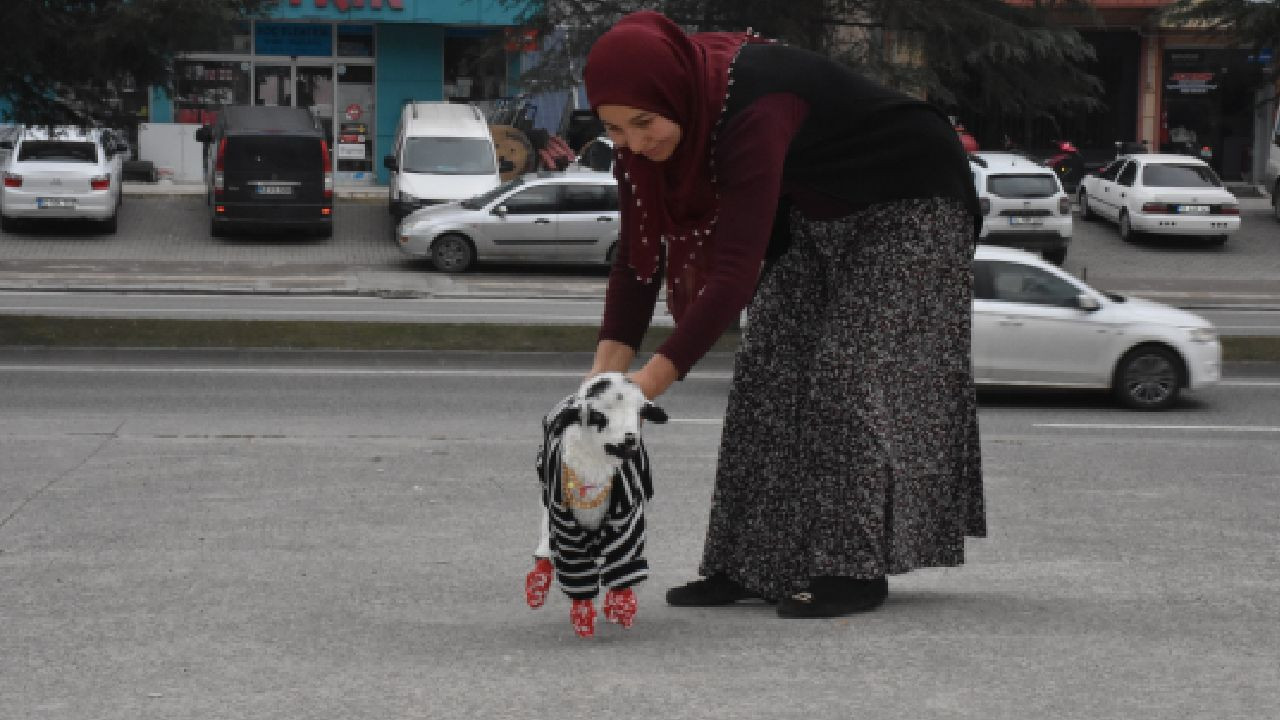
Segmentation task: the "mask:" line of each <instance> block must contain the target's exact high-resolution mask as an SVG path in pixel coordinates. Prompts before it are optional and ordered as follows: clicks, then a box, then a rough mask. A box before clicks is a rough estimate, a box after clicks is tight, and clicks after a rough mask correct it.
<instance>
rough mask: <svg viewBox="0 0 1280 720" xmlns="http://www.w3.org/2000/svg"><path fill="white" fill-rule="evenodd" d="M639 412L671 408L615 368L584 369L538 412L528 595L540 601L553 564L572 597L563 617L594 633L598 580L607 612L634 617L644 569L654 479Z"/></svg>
mask: <svg viewBox="0 0 1280 720" xmlns="http://www.w3.org/2000/svg"><path fill="white" fill-rule="evenodd" d="M641 420H649V421H650V422H655V423H665V422H666V421H667V414H666V412H665V411H663V410H662V408H660V407H658V406H657V405H655V404H653V403H652V402H650V401H649V400H648V399H647V398H645V396H644V393H643V392H641V390H640V388H639V387H638V386H636V384H635V383H633V382H631V381H630V380H629V379H627V378H626V376H624V375H623V374H622V373H616V372H614V373H603V374H601V375H597V376H595V377H592V378H589V379H588V380H587V381H585V382H584V383H583V384H582V386H581V387H580V388H579V389H578V391H577V392H576V393H574V394H573V395H570V396H569V397H567V398H565V399H564V400H562V401H561V402H560V403H559V404H558V405H557V406H556V408H555V409H553V410H552V412H551V413H549V414H548V415H547V416H546V417H545V418H543V445H542V450H541V452H539V454H538V463H537V465H538V477H539V479H540V480H541V483H542V505H543V507H542V519H541V526H540V541H539V543H538V548H537V550H535V551H534V568H533V570H531V571H530V572H529V574H528V576H527V577H526V578H525V599H526V601H527V602H528V604H529V606H530V607H533V608H538V607H541V606H542V604H543V603H544V602H545V600H546V596H547V592H548V591H549V590H550V587H551V579H552V574H553V571H554V575H555V578H556V580H557V582H559V584H560V587H561V589H562V590H563V591H564V593H565V594H566V595H568V596H569V597H570V598H571V599H572V601H573V602H572V608H571V609H570V615H569V617H570V621H571V623H572V625H573V629H574V632H575V633H577V635H578V636H579V637H584V638H587V637H591V636H593V635H594V634H595V617H596V611H595V605H594V603H593V601H594V599H595V597H596V595H597V594H598V593H599V590H600V587H601V586H602V585H603V586H604V587H606V588H608V591H607V592H606V593H605V597H604V603H603V609H604V615H605V619H607V620H608V621H610V622H613V623H617V624H619V625H621V626H622V627H624V628H629V627H631V624H632V622H633V620H634V618H635V614H636V609H637V606H636V598H635V592H634V591H633V590H632V589H631V588H632V586H634V585H635V584H637V583H639V582H641V581H643V580H644V579H645V578H647V577H648V574H649V564H648V561H647V560H645V558H644V537H645V527H644V505H645V502H646V501H647V500H649V499H650V498H651V497H653V482H652V479H651V477H650V474H649V458H648V454H647V453H646V452H645V449H644V444H643V442H642V441H641V439H640V423H641Z"/></svg>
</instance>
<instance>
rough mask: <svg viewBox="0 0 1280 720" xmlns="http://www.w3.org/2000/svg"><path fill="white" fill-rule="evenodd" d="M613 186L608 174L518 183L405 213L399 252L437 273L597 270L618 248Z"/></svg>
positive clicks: (549, 176) (545, 175)
mask: <svg viewBox="0 0 1280 720" xmlns="http://www.w3.org/2000/svg"><path fill="white" fill-rule="evenodd" d="M618 227H619V221H618V184H617V181H615V180H614V178H613V175H611V174H609V173H600V172H590V171H570V172H542V173H534V174H528V175H522V176H520V177H518V178H515V179H514V180H511V181H509V182H506V183H504V184H502V185H500V186H499V187H497V188H495V189H493V190H491V191H489V192H487V193H484V194H483V195H477V196H476V197H473V198H471V199H469V200H463V201H461V202H456V203H449V204H446V205H435V206H432V207H427V208H423V209H421V210H417V211H415V212H413V213H411V214H410V215H409V216H408V217H406V218H405V219H404V220H403V221H402V222H401V223H400V226H399V228H398V229H397V232H396V237H397V239H398V240H399V244H400V249H401V250H402V251H404V252H405V253H406V254H408V255H412V256H414V257H420V258H429V259H430V260H431V261H432V262H433V263H434V264H435V266H436V268H437V269H439V270H443V271H445V272H463V271H464V270H467V269H469V268H470V267H471V266H472V265H473V264H474V263H475V262H476V261H478V260H506V261H516V262H552V263H597V264H602V263H603V264H607V263H609V262H611V261H612V260H613V252H614V248H615V246H616V245H617V242H618Z"/></svg>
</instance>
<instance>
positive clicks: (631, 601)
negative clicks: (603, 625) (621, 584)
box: [604, 588, 636, 628]
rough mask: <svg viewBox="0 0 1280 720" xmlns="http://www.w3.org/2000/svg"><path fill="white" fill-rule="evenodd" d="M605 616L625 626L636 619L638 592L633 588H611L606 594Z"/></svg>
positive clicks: (612, 621)
mask: <svg viewBox="0 0 1280 720" xmlns="http://www.w3.org/2000/svg"><path fill="white" fill-rule="evenodd" d="M604 617H605V619H606V620H608V621H609V622H611V623H618V624H619V625H621V626H622V627H624V628H629V627H631V623H632V621H634V620H635V619H636V594H635V593H634V592H633V591H632V590H631V588H626V589H623V590H610V591H608V592H606V593H605V594H604Z"/></svg>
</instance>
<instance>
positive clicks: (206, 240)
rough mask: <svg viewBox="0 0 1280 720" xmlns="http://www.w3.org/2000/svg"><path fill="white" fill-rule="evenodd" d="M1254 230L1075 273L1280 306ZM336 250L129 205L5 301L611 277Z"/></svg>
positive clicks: (31, 261)
mask: <svg viewBox="0 0 1280 720" xmlns="http://www.w3.org/2000/svg"><path fill="white" fill-rule="evenodd" d="M1241 204H1242V207H1243V208H1244V210H1243V228H1242V230H1241V231H1240V232H1239V233H1237V234H1236V235H1235V236H1233V238H1232V239H1231V241H1230V242H1229V243H1228V244H1227V245H1226V246H1225V247H1223V248H1213V247H1209V246H1207V245H1204V244H1200V243H1196V242H1188V241H1185V240H1177V239H1175V240H1148V241H1144V242H1142V243H1139V244H1133V245H1126V244H1125V243H1122V242H1120V240H1119V239H1118V236H1117V234H1116V231H1115V228H1114V227H1112V226H1110V225H1108V224H1105V223H1103V222H1100V221H1094V222H1085V221H1082V220H1080V219H1079V218H1077V219H1076V222H1075V240H1074V241H1073V244H1072V247H1071V250H1070V252H1069V254H1068V257H1067V262H1066V267H1067V268H1068V269H1069V270H1071V271H1073V272H1075V273H1077V274H1079V275H1082V276H1083V277H1085V279H1087V280H1088V281H1089V282H1090V283H1092V284H1094V285H1095V286H1097V287H1099V288H1102V289H1104V290H1114V291H1118V292H1124V293H1130V294H1138V295H1142V296H1145V297H1150V298H1152V299H1156V300H1162V301H1167V302H1171V303H1173V304H1178V305H1186V304H1203V303H1205V302H1208V303H1211V304H1219V303H1231V304H1237V305H1240V304H1244V305H1266V306H1276V307H1280V224H1277V223H1276V221H1275V220H1274V219H1273V218H1272V217H1271V215H1270V211H1269V206H1268V205H1267V201H1266V200H1264V199H1242V200H1241ZM335 223H336V225H335V234H334V237H333V238H331V239H328V240H318V239H314V238H291V237H258V236H239V237H231V238H212V237H210V236H209V234H208V228H207V217H206V211H205V208H204V206H203V200H202V199H200V198H192V197H181V196H179V197H168V198H162V197H130V198H127V199H126V201H125V204H124V207H123V209H122V210H121V217H120V232H119V233H118V234H116V235H114V236H104V235H98V234H95V231H93V229H92V228H85V227H83V226H77V225H51V226H47V227H44V228H39V229H34V230H30V231H24V232H23V233H21V234H9V235H0V290H106V291H126V290H127V291H141V292H152V291H155V292H165V291H178V292H192V293H199V292H214V293H230V294H242V293H250V294H287V295H299V294H322V295H372V296H390V297H521V298H524V297H544V298H545V297H557V298H560V297H594V298H598V297H599V294H600V292H601V289H602V288H603V282H604V272H603V270H602V269H600V268H590V267H565V266H540V267H539V266H524V267H514V266H505V265H489V266H482V267H481V268H480V270H479V271H478V272H475V273H467V274H463V275H447V274H444V273H439V272H437V271H435V270H434V269H433V268H432V267H431V265H430V263H426V262H423V261H419V260H413V259H409V258H406V257H404V256H402V255H401V253H400V251H399V250H398V249H397V248H396V247H395V245H394V244H393V243H392V241H391V220H390V218H389V216H388V215H387V213H386V209H385V206H384V205H382V204H379V203H373V202H355V201H347V202H343V203H340V207H339V208H338V212H337V213H336V218H335Z"/></svg>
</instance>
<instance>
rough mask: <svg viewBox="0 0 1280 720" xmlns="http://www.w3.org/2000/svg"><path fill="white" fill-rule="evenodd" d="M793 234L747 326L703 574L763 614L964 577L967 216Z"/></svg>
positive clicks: (968, 520)
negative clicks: (817, 582) (823, 583)
mask: <svg viewBox="0 0 1280 720" xmlns="http://www.w3.org/2000/svg"><path fill="white" fill-rule="evenodd" d="M791 233H792V245H791V247H790V249H789V250H788V251H787V252H786V254H784V255H783V256H782V257H781V258H779V259H778V260H777V261H775V262H774V263H773V264H772V266H771V267H769V268H768V269H767V270H766V271H765V274H764V276H763V277H762V278H761V284H760V287H759V289H758V291H757V293H756V297H755V299H754V300H753V301H752V304H751V306H750V308H749V310H748V319H749V323H748V327H747V329H746V336H745V338H744V340H743V343H742V345H741V346H740V348H739V350H738V355H737V358H736V364H735V368H734V378H733V385H732V388H731V390H730V393H729V404H728V410H727V413H726V417H725V424H724V434H723V436H722V438H721V444H720V456H719V462H718V465H717V469H716V480H715V490H714V494H713V497H712V503H711V517H710V521H709V523H708V529H707V539H706V546H705V548H704V552H703V560H702V565H701V568H700V572H701V573H702V574H703V575H710V574H713V573H718V572H719V573H725V574H727V575H728V576H729V577H730V578H732V579H733V580H736V581H737V582H739V583H741V584H742V585H744V586H745V587H746V588H748V589H750V590H752V591H755V592H758V593H760V594H762V595H764V596H766V597H774V598H776V597H780V596H782V595H785V594H789V593H792V592H797V591H799V590H802V589H804V588H805V587H806V586H807V585H808V583H809V580H810V578H813V577H815V576H821V575H840V576H847V577H856V578H876V577H883V576H885V575H887V574H898V573H904V572H907V571H910V570H912V569H915V568H923V567H937V566H955V565H960V564H962V563H963V562H964V538H965V537H966V536H970V537H984V536H985V535H986V519H985V518H986V516H985V510H984V504H983V492H982V469H981V459H980V451H979V445H978V420H977V403H976V400H975V396H974V387H973V375H972V369H971V359H970V343H971V337H970V314H971V300H972V288H973V276H972V269H971V261H972V258H973V250H974V245H973V243H974V239H973V219H972V217H971V216H970V214H969V213H968V212H967V211H966V210H965V209H964V207H963V206H962V205H961V204H960V203H958V202H955V201H952V200H945V199H937V198H935V199H922V200H903V201H897V202H892V203H884V204H879V205H874V206H871V207H869V208H867V209H865V210H863V211H861V212H859V213H857V214H854V215H851V216H849V217H845V218H841V219H839V220H834V221H813V220H808V219H806V218H804V217H803V216H802V215H800V214H799V213H796V212H793V213H792V216H791Z"/></svg>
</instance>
